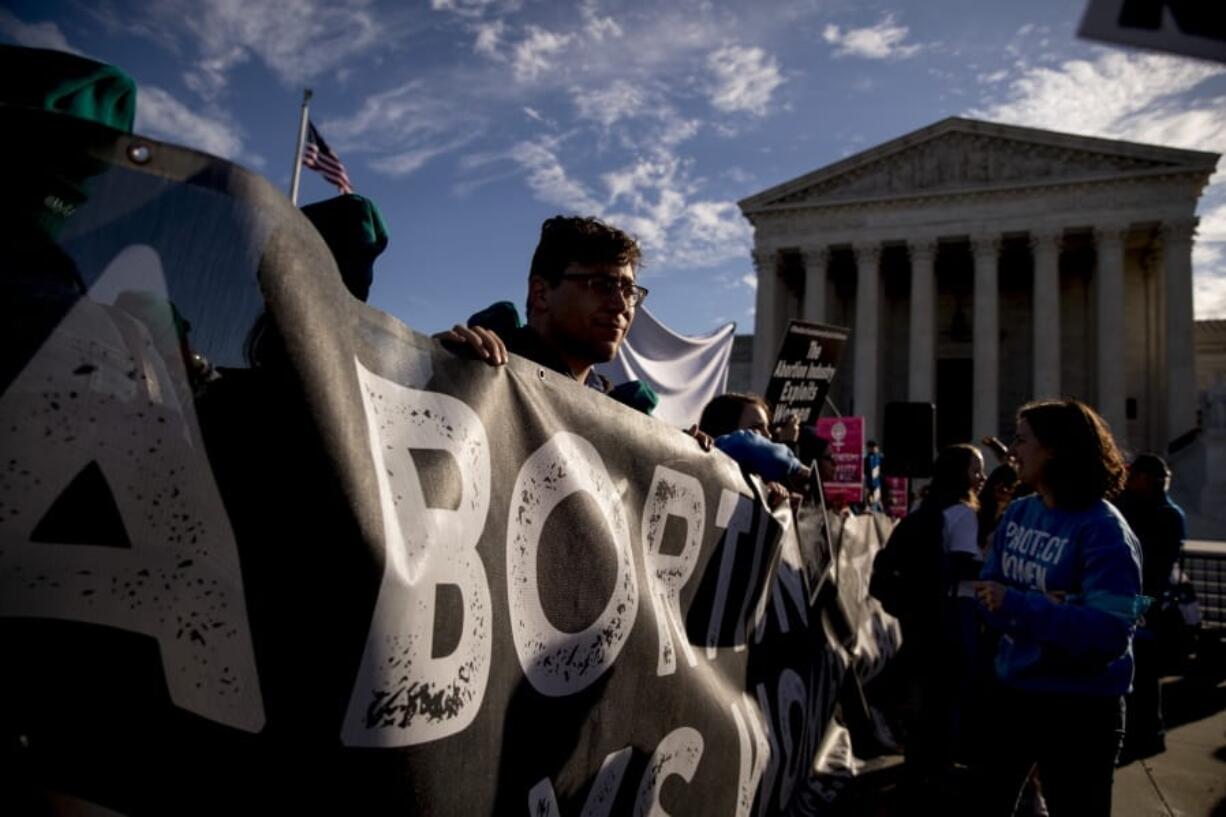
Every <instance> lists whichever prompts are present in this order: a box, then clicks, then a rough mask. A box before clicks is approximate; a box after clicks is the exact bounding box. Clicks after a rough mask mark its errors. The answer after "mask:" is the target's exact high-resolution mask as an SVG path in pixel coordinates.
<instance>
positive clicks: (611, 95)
mask: <svg viewBox="0 0 1226 817" xmlns="http://www.w3.org/2000/svg"><path fill="white" fill-rule="evenodd" d="M571 98H572V99H573V100H574V102H575V108H576V109H577V111H578V113H579V118H580V119H587V120H590V121H593V122H599V123H600V124H601V125H603V126H604V127H606V128H607V127H610V126H611V125H613V124H615V123H616V122H617V121H618V120H619V119H628V118H630V117H634V116H637V115H639V114H641V113H643V112H644V110H645V109H646V97H645V92H644V89H643V87H642V85H641V84H639V83H635V82H627V81H626V80H622V79H619V80H616V81H615V82H613V84H612V85H609V86H608V87H606V88H595V89H588V88H575V89H572V91H571Z"/></svg>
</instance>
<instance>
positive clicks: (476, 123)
mask: <svg viewBox="0 0 1226 817" xmlns="http://www.w3.org/2000/svg"><path fill="white" fill-rule="evenodd" d="M320 128H321V130H322V131H323V133H324V136H325V137H326V138H327V139H328V140H329V141H330V142H332V143H333V146H334V147H336V148H337V150H338V152H340V153H341V155H342V157H344V156H347V155H349V154H354V153H356V154H362V153H369V154H374V155H375V158H373V159H372V160H371V162H370V166H371V167H372V168H373V169H375V170H377V171H379V172H381V173H385V174H387V175H389V176H394V177H399V176H405V175H408V174H410V173H412V172H413V171H415V170H417V169H418V168H420V167H421V166H422V165H424V164H425V163H426V162H428V161H430V160H431V159H433V158H434V157H436V156H439V155H442V154H444V153H448V152H451V151H453V150H455V149H457V148H459V147H462V146H463V145H466V144H468V143H469V142H471V141H472V140H474V139H476V138H477V137H478V136H480V135H481V133H482V132H483V131H484V128H485V124H484V121H483V120H481V119H480V118H479V117H478V116H477V115H475V114H473V113H471V112H469V111H467V110H466V109H465V108H464V106H463V105H462V103H460V102H458V101H455V100H443V99H440V98H438V97H437V96H433V95H432V94H431V93H430V91H429V88H428V85H427V83H425V82H424V81H423V80H414V81H412V82H409V83H406V84H404V85H402V86H400V87H397V88H392V89H390V90H388V91H384V92H382V93H378V94H374V95H372V96H369V97H367V98H366V99H365V100H363V102H362V106H361V107H360V108H359V109H358V111H357V113H355V114H353V115H352V116H349V117H347V118H344V119H332V120H324V121H323V122H322V123H320Z"/></svg>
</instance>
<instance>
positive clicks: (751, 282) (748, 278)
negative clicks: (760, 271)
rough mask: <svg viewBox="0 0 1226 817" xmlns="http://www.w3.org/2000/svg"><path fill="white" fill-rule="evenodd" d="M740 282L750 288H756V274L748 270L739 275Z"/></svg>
mask: <svg viewBox="0 0 1226 817" xmlns="http://www.w3.org/2000/svg"><path fill="white" fill-rule="evenodd" d="M741 283H742V284H744V285H745V286H747V287H749V288H750V289H754V290H756V289H757V288H758V276H757V275H755V274H754V273H752V272H748V273H746V274H744V275H742V276H741Z"/></svg>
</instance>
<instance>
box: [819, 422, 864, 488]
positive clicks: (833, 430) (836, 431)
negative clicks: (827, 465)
mask: <svg viewBox="0 0 1226 817" xmlns="http://www.w3.org/2000/svg"><path fill="white" fill-rule="evenodd" d="M817 436H819V437H821V438H822V439H824V440H826V441H828V442H829V443H830V450H831V453H833V455H834V479H832V480H830V481H829V482H827V483H826V484H825V488H826V491H825V493H826V501H827V502H829V503H831V504H833V505H850V504H853V503H857V502H863V501H864V418H863V417H819V418H818V419H817Z"/></svg>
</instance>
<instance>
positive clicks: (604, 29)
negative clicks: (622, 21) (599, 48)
mask: <svg viewBox="0 0 1226 817" xmlns="http://www.w3.org/2000/svg"><path fill="white" fill-rule="evenodd" d="M579 11H580V13H581V14H582V15H583V22H584V31H586V32H587V36H589V37H591V38H592V39H593V40H596V41H597V42H600V41H602V40H604V39H605V38H606V37H608V38H609V39H617V38H619V37H621V36H622V35H623V34H624V33H625V32H624V31H623V30H622V27H621V26H620V25H619V24H618V22H617V21H616V20H614V19H613V18H612V17H601V16H600V14H599V13H598V12H597V11H596V2H595V0H585V2H584V3H583V4H582V5H581V6H580V7H579Z"/></svg>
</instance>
